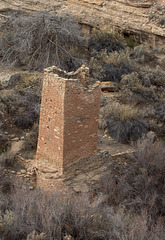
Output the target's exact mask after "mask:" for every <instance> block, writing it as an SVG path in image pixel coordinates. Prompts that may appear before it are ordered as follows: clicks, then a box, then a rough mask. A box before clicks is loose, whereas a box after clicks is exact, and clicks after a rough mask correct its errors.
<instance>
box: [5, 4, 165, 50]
mask: <svg viewBox="0 0 165 240" xmlns="http://www.w3.org/2000/svg"><path fill="white" fill-rule="evenodd" d="M1 2H2V3H1V4H0V10H1V12H2V13H3V12H4V9H10V8H11V9H20V7H22V8H23V9H24V10H27V11H32V12H34V11H39V10H43V9H44V10H48V11H52V12H54V11H56V13H57V14H69V15H70V16H72V17H74V19H76V20H77V21H78V22H79V23H80V24H81V26H82V31H83V32H84V33H86V34H89V33H90V31H91V29H92V28H93V27H96V28H103V27H105V26H109V27H113V28H117V29H120V30H121V31H122V32H123V33H125V34H128V35H132V36H134V37H135V38H136V39H137V40H138V41H140V42H143V43H144V42H146V43H147V44H148V45H150V46H151V47H161V48H163V49H164V51H165V26H164V25H163V26H160V25H159V24H158V23H159V21H160V19H161V18H162V16H164V15H165V0H149V1H148V0H146V1H143V0H134V1H133V0H116V1H113V0H104V1H100V0H95V1H91V0H66V1H57V0H49V2H47V1H45V0H33V1H32V0H29V1H22V0H17V1H13V0H11V1H4V2H3V1H1ZM2 15H4V14H2ZM4 16H5V15H4Z"/></svg>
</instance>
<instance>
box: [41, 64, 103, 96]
mask: <svg viewBox="0 0 165 240" xmlns="http://www.w3.org/2000/svg"><path fill="white" fill-rule="evenodd" d="M44 73H45V74H53V75H54V76H55V78H56V79H58V78H59V79H60V80H64V81H68V80H70V81H77V82H80V83H81V85H82V86H83V87H85V88H87V89H89V91H90V90H92V89H94V88H96V87H97V86H99V85H100V82H99V81H96V82H95V83H94V84H93V83H92V84H90V74H89V68H88V67H86V66H85V65H84V64H83V65H82V66H81V67H80V68H78V69H77V70H76V71H75V72H74V71H72V72H66V71H64V70H62V69H60V68H58V67H56V66H51V67H48V68H46V69H44Z"/></svg>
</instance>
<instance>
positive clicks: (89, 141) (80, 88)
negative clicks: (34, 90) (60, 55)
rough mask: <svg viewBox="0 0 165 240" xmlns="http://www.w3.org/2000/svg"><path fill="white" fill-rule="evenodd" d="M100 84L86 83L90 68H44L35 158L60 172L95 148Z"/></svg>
mask: <svg viewBox="0 0 165 240" xmlns="http://www.w3.org/2000/svg"><path fill="white" fill-rule="evenodd" d="M100 96H101V87H100V82H96V83H95V84H93V85H90V84H89V69H88V68H87V67H85V66H82V67H81V68H79V69H78V70H77V71H76V72H70V73H66V72H65V71H62V70H61V69H59V68H57V67H55V66H53V67H50V68H47V69H45V71H44V81H43V90H42V102H41V112H40V123H39V136H38V146H37V154H36V158H37V159H39V160H47V161H48V162H49V163H51V164H53V166H54V167H56V168H57V169H58V171H59V172H61V173H62V172H63V170H65V168H67V166H69V165H71V164H73V163H75V162H77V161H78V160H80V159H82V158H87V157H90V156H93V155H94V154H95V153H96V151H97V131H98V121H99V109H100Z"/></svg>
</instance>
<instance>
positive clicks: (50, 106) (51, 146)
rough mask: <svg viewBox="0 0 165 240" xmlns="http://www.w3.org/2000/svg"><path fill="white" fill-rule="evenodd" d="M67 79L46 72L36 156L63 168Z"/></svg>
mask: <svg viewBox="0 0 165 240" xmlns="http://www.w3.org/2000/svg"><path fill="white" fill-rule="evenodd" d="M64 95H65V81H63V80H62V79H59V78H58V77H57V76H56V77H55V76H54V74H53V73H49V72H46V71H45V73H44V81H43V89H42V101H41V110H40V123H39V136H38V145H37V155H36V157H37V158H38V159H40V160H42V159H44V160H48V161H49V162H51V163H53V164H54V165H55V166H56V167H57V168H58V169H62V168H63V161H62V160H63V131H64V124H63V123H64Z"/></svg>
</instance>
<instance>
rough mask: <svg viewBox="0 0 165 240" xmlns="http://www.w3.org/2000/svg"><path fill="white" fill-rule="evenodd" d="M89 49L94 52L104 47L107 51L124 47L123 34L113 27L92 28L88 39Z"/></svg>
mask: <svg viewBox="0 0 165 240" xmlns="http://www.w3.org/2000/svg"><path fill="white" fill-rule="evenodd" d="M89 49H92V50H95V51H96V52H100V51H101V50H102V49H106V51H107V52H113V51H119V50H121V49H124V40H123V36H122V35H121V34H119V33H118V32H116V31H114V30H113V29H111V30H108V29H102V30H97V29H93V31H92V36H91V38H90V39H89Z"/></svg>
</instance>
